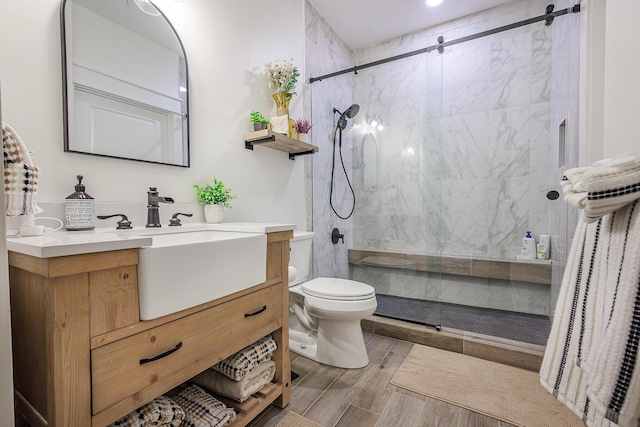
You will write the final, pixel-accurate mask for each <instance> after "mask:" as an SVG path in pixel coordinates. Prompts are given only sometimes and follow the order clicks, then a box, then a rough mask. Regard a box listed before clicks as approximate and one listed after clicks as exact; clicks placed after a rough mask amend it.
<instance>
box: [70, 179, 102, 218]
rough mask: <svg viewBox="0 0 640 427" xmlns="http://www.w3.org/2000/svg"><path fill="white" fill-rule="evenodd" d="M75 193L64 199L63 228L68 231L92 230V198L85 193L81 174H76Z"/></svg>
mask: <svg viewBox="0 0 640 427" xmlns="http://www.w3.org/2000/svg"><path fill="white" fill-rule="evenodd" d="M76 178H77V179H78V183H77V184H76V188H75V190H76V191H75V193H73V194H71V195H69V196H68V197H67V198H65V200H64V218H65V228H66V229H67V230H69V231H81V230H93V229H94V228H96V222H95V216H96V215H95V205H94V202H95V201H94V199H93V197H91V196H90V195H88V194H87V193H85V191H84V190H85V187H84V184H82V178H83V176H82V175H77V176H76Z"/></svg>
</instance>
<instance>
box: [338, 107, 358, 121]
mask: <svg viewBox="0 0 640 427" xmlns="http://www.w3.org/2000/svg"><path fill="white" fill-rule="evenodd" d="M358 111H360V106H359V105H358V104H353V105H352V106H351V107H349V108H347V109H346V110H345V111H344V113H342V115H343V116H346V117H347V119H353V118H354V117H355V116H356V114H358Z"/></svg>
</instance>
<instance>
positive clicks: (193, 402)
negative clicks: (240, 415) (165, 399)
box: [173, 384, 236, 427]
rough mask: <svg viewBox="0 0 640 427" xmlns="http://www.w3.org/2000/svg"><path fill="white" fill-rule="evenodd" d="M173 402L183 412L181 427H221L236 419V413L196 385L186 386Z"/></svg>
mask: <svg viewBox="0 0 640 427" xmlns="http://www.w3.org/2000/svg"><path fill="white" fill-rule="evenodd" d="M173 400H174V401H175V402H176V403H177V404H178V405H180V406H181V407H182V409H183V410H184V414H185V415H184V420H183V421H182V424H180V425H181V426H183V427H222V426H226V425H227V424H230V423H232V422H233V421H235V419H236V411H234V410H233V408H228V407H227V406H226V405H225V404H224V403H222V402H220V401H219V400H218V399H216V398H215V397H213V396H211V395H210V394H208V393H207V392H206V391H204V390H203V389H201V388H200V387H198V386H197V385H193V384H192V385H190V386H187V387H186V388H185V389H184V390H182V391H181V392H180V393H179V394H178V395H177V396H175V397H174V398H173Z"/></svg>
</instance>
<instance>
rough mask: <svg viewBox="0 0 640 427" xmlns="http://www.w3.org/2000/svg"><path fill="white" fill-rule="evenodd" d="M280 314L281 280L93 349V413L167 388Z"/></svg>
mask: <svg viewBox="0 0 640 427" xmlns="http://www.w3.org/2000/svg"><path fill="white" fill-rule="evenodd" d="M282 312H283V310H282V285H281V284H278V285H274V286H271V287H269V288H266V289H263V290H260V291H257V292H254V293H251V294H248V295H245V296H243V297H240V298H236V299H234V300H231V301H228V302H226V303H224V304H220V305H217V306H215V307H211V308H209V309H206V310H203V311H200V312H197V313H194V314H192V315H189V316H186V317H183V318H180V319H177V320H174V321H172V322H169V323H166V324H164V325H161V326H158V327H156V328H153V329H149V330H148V331H145V332H141V333H139V334H136V335H133V336H130V337H128V338H124V339H122V340H120V341H116V342H113V343H111V344H108V345H105V346H103V347H99V348H96V349H94V350H92V352H91V367H92V368H91V378H92V392H93V393H92V412H93V414H97V413H99V412H100V411H102V410H104V409H106V408H108V407H110V406H111V405H113V404H115V403H117V402H120V401H122V400H123V399H125V398H127V397H130V396H132V395H134V394H135V393H137V392H139V391H141V390H144V389H147V388H150V389H153V390H154V391H156V392H157V394H156V395H159V394H161V393H164V392H166V391H167V390H169V389H171V388H173V387H175V386H177V385H178V384H180V383H182V382H184V381H186V380H188V379H189V378H191V377H192V376H194V375H196V374H198V373H199V372H201V371H203V370H205V369H207V368H208V367H209V366H211V365H214V364H215V363H217V362H219V361H220V360H222V359H223V358H225V357H228V356H229V355H231V354H233V353H234V352H236V351H238V350H240V349H241V348H243V347H245V346H247V345H249V344H251V343H252V342H254V341H256V340H257V339H259V338H261V337H262V336H264V335H266V334H268V333H269V332H271V331H273V330H275V329H277V328H279V327H280V326H282ZM145 394H147V393H145ZM133 400H136V399H133ZM138 406H140V405H138ZM133 409H135V407H133V408H131V410H133ZM123 415H124V414H123Z"/></svg>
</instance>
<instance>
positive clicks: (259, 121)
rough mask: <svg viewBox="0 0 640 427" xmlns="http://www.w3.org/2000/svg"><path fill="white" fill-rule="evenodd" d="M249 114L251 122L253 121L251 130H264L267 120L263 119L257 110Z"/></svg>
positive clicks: (267, 123)
mask: <svg viewBox="0 0 640 427" xmlns="http://www.w3.org/2000/svg"><path fill="white" fill-rule="evenodd" d="M250 116H251V123H253V130H256V131H257V130H264V129H266V128H267V126H268V125H269V120H267V119H265V118H264V117H263V116H262V114H261V113H259V112H257V111H252V112H251V114H250Z"/></svg>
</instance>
